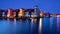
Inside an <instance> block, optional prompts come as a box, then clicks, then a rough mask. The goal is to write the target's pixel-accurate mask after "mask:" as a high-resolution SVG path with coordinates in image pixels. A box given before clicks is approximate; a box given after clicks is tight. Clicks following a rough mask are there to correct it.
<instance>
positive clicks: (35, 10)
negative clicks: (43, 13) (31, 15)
mask: <svg viewBox="0 0 60 34" xmlns="http://www.w3.org/2000/svg"><path fill="white" fill-rule="evenodd" d="M34 12H35V13H36V15H37V17H39V16H40V15H39V13H40V10H39V8H38V6H37V5H36V6H35V7H34Z"/></svg>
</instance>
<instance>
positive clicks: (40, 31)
mask: <svg viewBox="0 0 60 34" xmlns="http://www.w3.org/2000/svg"><path fill="white" fill-rule="evenodd" d="M39 34H42V18H40V19H39Z"/></svg>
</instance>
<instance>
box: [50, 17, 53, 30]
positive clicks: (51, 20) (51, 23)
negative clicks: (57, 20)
mask: <svg viewBox="0 0 60 34" xmlns="http://www.w3.org/2000/svg"><path fill="white" fill-rule="evenodd" d="M52 25H53V17H51V18H50V30H51V29H52Z"/></svg>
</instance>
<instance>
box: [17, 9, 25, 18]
mask: <svg viewBox="0 0 60 34" xmlns="http://www.w3.org/2000/svg"><path fill="white" fill-rule="evenodd" d="M24 13H25V10H24V9H23V8H21V9H20V10H19V12H18V17H24Z"/></svg>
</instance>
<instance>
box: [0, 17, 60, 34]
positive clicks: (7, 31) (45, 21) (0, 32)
mask: <svg viewBox="0 0 60 34" xmlns="http://www.w3.org/2000/svg"><path fill="white" fill-rule="evenodd" d="M59 32H60V18H53V17H51V18H40V19H39V20H36V19H31V20H30V19H26V20H21V19H20V20H16V19H14V20H5V19H2V20H0V34H60V33H59Z"/></svg>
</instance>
